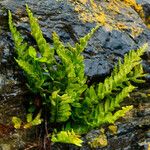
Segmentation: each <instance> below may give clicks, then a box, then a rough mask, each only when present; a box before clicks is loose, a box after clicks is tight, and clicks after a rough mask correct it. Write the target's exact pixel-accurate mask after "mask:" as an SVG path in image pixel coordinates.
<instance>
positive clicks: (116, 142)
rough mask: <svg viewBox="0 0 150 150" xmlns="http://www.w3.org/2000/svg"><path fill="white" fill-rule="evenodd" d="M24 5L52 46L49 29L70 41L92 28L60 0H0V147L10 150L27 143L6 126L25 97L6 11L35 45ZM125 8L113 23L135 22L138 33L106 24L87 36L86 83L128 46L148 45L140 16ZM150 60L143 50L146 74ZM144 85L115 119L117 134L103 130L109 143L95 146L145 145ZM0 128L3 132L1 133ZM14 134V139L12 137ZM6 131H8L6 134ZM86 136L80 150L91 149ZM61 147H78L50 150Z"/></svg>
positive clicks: (149, 118)
mask: <svg viewBox="0 0 150 150" xmlns="http://www.w3.org/2000/svg"><path fill="white" fill-rule="evenodd" d="M26 3H27V4H28V5H29V7H30V8H31V9H32V11H33V13H34V14H35V16H36V17H37V18H38V19H39V23H40V25H41V28H42V31H43V33H44V36H45V38H46V39H47V41H48V42H49V43H50V44H52V40H51V36H52V32H53V31H56V32H57V33H58V34H59V36H60V38H61V40H62V41H63V42H64V43H66V42H70V43H71V44H74V43H75V42H77V41H78V39H79V37H81V36H84V35H85V34H87V33H88V32H89V31H90V30H91V29H92V28H93V27H94V26H95V24H94V23H83V22H82V21H81V20H80V19H79V17H78V16H79V14H78V13H76V12H75V11H74V7H73V6H72V5H71V4H69V3H67V2H66V1H65V0H64V1H56V0H22V1H18V0H11V1H10V0H0V62H1V64H0V139H1V138H2V137H4V138H3V139H2V140H0V149H2V150H4V149H8V150H9V149H13V147H12V145H16V147H15V149H21V148H22V149H23V147H24V146H25V145H26V141H28V137H27V138H26V136H25V134H24V131H22V132H21V133H16V131H14V129H13V128H12V126H10V121H11V117H12V116H23V114H24V113H25V108H24V105H23V104H24V102H26V101H27V98H26V97H27V89H26V86H25V81H24V78H23V76H22V73H21V71H20V70H19V69H18V67H17V65H16V63H15V61H14V53H13V42H12V39H11V35H10V31H9V29H8V23H7V18H8V17H7V10H11V11H12V13H13V19H14V21H15V23H16V25H17V27H18V30H19V31H20V32H21V33H22V34H23V36H24V37H25V38H26V39H27V40H29V42H30V43H32V44H34V40H33V39H32V38H31V36H30V34H29V33H30V28H29V24H28V19H27V14H26V12H25V4H26ZM104 7H105V5H104ZM128 9H129V11H130V12H132V13H131V16H130V17H129V18H124V15H123V14H124V13H126V12H124V11H123V10H122V12H121V13H120V16H119V17H118V18H115V19H118V21H119V20H123V22H127V24H128V25H129V26H131V25H134V24H136V25H138V27H140V28H142V32H141V33H140V34H139V35H138V36H135V37H133V36H132V35H131V31H128V30H125V31H120V30H108V29H107V28H106V27H105V26H104V27H101V28H100V29H99V30H98V31H97V32H96V33H95V35H94V36H93V37H92V39H91V40H90V42H89V45H88V47H87V49H86V50H85V52H84V53H83V55H84V56H85V72H86V74H87V75H88V76H89V79H90V80H91V82H95V81H99V80H100V79H103V78H104V77H105V76H106V75H109V73H110V71H111V70H112V68H113V66H114V64H115V63H116V62H117V60H118V58H119V57H121V58H122V57H123V55H124V54H125V53H126V52H128V51H129V50H130V49H135V48H138V47H139V46H141V45H142V44H143V43H145V42H148V43H149V44H150V30H149V29H147V27H146V25H145V24H144V23H143V21H142V19H141V18H140V17H139V15H138V14H137V13H136V12H135V11H134V10H133V9H132V8H128ZM149 50H150V49H149ZM149 60H150V56H149V52H148V53H147V55H145V56H144V61H143V64H144V67H145V70H146V71H147V72H150V69H149V68H150V67H149V66H150V62H149ZM148 81H149V80H148V79H147V82H148ZM141 88H142V87H141ZM144 88H145V89H143V88H142V90H143V91H142V92H141V93H140V94H139V93H138V94H139V95H138V94H137V95H138V96H136V94H135V95H134V94H133V97H134V98H135V100H136V99H139V100H137V101H135V100H134V104H135V106H136V109H135V110H134V111H133V112H134V113H132V114H130V115H131V116H130V117H127V118H126V119H123V120H121V121H120V122H118V123H117V126H118V128H119V130H118V132H117V135H116V136H114V135H111V134H109V133H108V141H109V145H108V146H107V147H106V148H97V149H104V150H105V149H111V150H121V149H126V150H132V149H145V150H146V149H147V147H148V141H149V140H150V135H149V134H150V133H149V125H150V110H149V106H150V104H149V99H150V97H148V94H149V93H150V91H149V88H150V85H146V86H145V87H144ZM146 89H147V90H146ZM142 93H145V94H144V95H145V98H144V97H141V96H140V95H142V96H143V94H142ZM141 99H142V101H141ZM143 99H144V100H143ZM133 116H134V117H133ZM4 128H5V130H6V132H4V133H3V132H2V131H3V129H4ZM25 132H26V131H25ZM98 132H99V131H91V134H93V135H94V134H98ZM16 134H17V138H15V135H16ZM4 135H5V136H4ZM8 135H10V137H9V138H8ZM12 135H14V136H12ZM18 137H19V140H18ZM86 137H87V136H85V137H83V138H84V139H85V144H84V146H83V148H80V149H81V150H83V149H84V150H88V149H90V147H89V146H87V142H86V141H87V139H86ZM91 138H92V136H91ZM6 139H7V140H6ZM8 139H9V140H8ZM11 139H14V140H11ZM15 139H16V140H15ZM20 139H21V140H20ZM7 141H8V142H7ZM17 141H18V142H17ZM19 141H20V142H19ZM14 143H15V144H14ZM20 145H21V146H20ZM6 147H7V148H6ZM65 148H66V149H70V150H73V149H79V148H77V147H74V146H70V145H60V144H55V145H53V149H65Z"/></svg>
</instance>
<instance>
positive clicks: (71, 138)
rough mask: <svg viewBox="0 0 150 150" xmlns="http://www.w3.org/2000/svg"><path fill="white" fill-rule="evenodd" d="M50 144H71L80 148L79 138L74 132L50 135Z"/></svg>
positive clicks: (80, 141)
mask: <svg viewBox="0 0 150 150" xmlns="http://www.w3.org/2000/svg"><path fill="white" fill-rule="evenodd" d="M51 140H52V142H61V143H71V144H75V145H77V146H82V145H81V144H82V142H83V141H82V140H81V139H80V136H79V135H77V134H75V133H74V131H73V130H72V131H60V132H59V133H57V134H55V133H54V134H52V139H51Z"/></svg>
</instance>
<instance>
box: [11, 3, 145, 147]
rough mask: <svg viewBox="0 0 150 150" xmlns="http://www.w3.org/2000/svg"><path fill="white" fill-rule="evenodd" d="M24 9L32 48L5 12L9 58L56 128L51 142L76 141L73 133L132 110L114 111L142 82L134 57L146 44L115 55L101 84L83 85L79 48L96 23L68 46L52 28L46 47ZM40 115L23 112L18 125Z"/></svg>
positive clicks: (78, 142) (137, 57)
mask: <svg viewBox="0 0 150 150" xmlns="http://www.w3.org/2000/svg"><path fill="white" fill-rule="evenodd" d="M26 10H27V13H28V16H29V22H30V26H31V34H32V36H33V37H34V39H35V41H36V43H37V46H38V48H34V47H33V46H29V45H28V44H27V43H26V42H24V39H23V38H22V36H21V34H20V33H19V32H18V31H17V29H16V27H15V26H14V23H13V22H12V16H11V13H10V11H9V27H10V30H11V33H12V37H13V40H14V43H15V50H16V54H17V56H16V59H15V60H16V62H17V63H18V65H19V66H20V67H21V68H22V69H23V70H24V73H25V75H26V77H27V82H28V87H29V89H30V90H31V91H32V92H34V93H35V94H37V95H39V96H40V97H41V98H42V106H41V109H42V112H44V111H45V110H46V112H48V117H49V118H48V122H49V123H50V124H52V126H53V127H54V128H55V127H56V128H57V130H58V131H60V132H58V133H57V134H53V135H52V141H53V142H64V143H73V144H76V145H78V146H81V143H82V141H81V140H80V139H79V137H78V136H77V135H76V134H75V133H78V134H83V133H87V132H88V131H89V130H90V129H93V128H96V127H99V126H100V125H102V124H104V123H114V122H115V121H116V120H117V119H118V118H120V117H122V116H124V115H125V114H126V112H128V111H129V110H131V109H132V106H126V107H122V109H120V110H119V108H120V104H121V102H122V101H123V100H124V98H126V97H127V96H128V95H129V93H130V92H132V91H133V90H134V89H135V88H136V87H135V86H134V83H142V82H144V81H143V80H142V77H143V76H145V74H144V73H143V69H142V65H141V64H140V63H141V58H140V56H142V55H143V53H144V52H145V50H146V47H147V45H146V44H145V45H144V46H143V47H141V48H140V49H138V50H137V51H134V50H131V51H130V52H129V54H126V55H125V57H124V60H123V61H121V60H119V62H118V64H117V65H116V66H115V68H114V70H113V72H112V74H111V76H110V77H107V78H106V79H105V80H104V82H103V83H102V82H100V83H98V84H93V85H91V86H88V85H87V83H86V82H87V77H86V76H85V73H84V57H83V56H82V55H81V53H82V52H83V51H84V49H85V48H86V46H87V43H88V41H89V39H90V38H91V36H92V35H93V34H94V32H95V31H96V30H97V29H98V28H99V26H96V27H95V28H94V29H92V30H91V32H90V33H89V34H87V35H86V36H84V37H82V38H80V39H79V42H78V43H76V44H75V45H74V46H72V45H70V44H69V43H67V44H66V46H65V45H64V44H63V43H62V42H61V40H60V39H59V36H58V35H57V33H55V32H54V33H53V46H50V45H49V44H48V43H47V42H46V40H45V38H44V36H43V34H42V31H41V29H40V26H39V24H38V21H37V19H36V18H35V17H34V16H33V14H32V12H31V11H30V9H29V8H28V6H27V5H26ZM40 115H41V113H40V114H38V115H37V117H35V119H33V118H32V114H28V115H27V124H26V125H25V126H24V128H28V127H31V126H32V125H38V124H40V123H41V122H42V120H41V119H40ZM13 122H14V124H15V126H16V128H19V125H20V124H21V123H20V121H19V120H18V119H16V118H14V119H13ZM58 125H59V128H58ZM61 130H64V131H61Z"/></svg>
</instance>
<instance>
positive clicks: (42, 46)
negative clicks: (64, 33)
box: [26, 5, 54, 63]
mask: <svg viewBox="0 0 150 150" xmlns="http://www.w3.org/2000/svg"><path fill="white" fill-rule="evenodd" d="M26 10H27V13H28V16H29V19H30V26H31V34H32V36H33V37H34V39H35V40H36V42H37V45H38V47H39V51H40V52H41V54H42V56H43V57H44V58H46V59H47V63H52V62H53V61H54V49H52V48H50V45H49V44H48V43H47V42H46V40H45V38H44V37H43V34H42V31H41V29H40V26H39V24H38V21H37V19H36V18H35V17H34V16H33V14H32V12H31V11H30V9H29V7H28V5H26Z"/></svg>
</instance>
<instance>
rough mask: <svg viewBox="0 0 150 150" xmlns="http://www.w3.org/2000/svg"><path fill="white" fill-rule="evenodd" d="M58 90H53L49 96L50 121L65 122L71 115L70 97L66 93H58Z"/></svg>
mask: <svg viewBox="0 0 150 150" xmlns="http://www.w3.org/2000/svg"><path fill="white" fill-rule="evenodd" d="M58 92H59V91H54V92H53V93H52V96H51V97H50V101H51V107H52V109H51V119H50V121H51V122H65V121H67V120H68V118H69V117H70V115H71V106H70V103H72V102H73V101H72V99H71V97H70V96H68V95H67V94H63V95H62V96H60V95H58Z"/></svg>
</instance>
